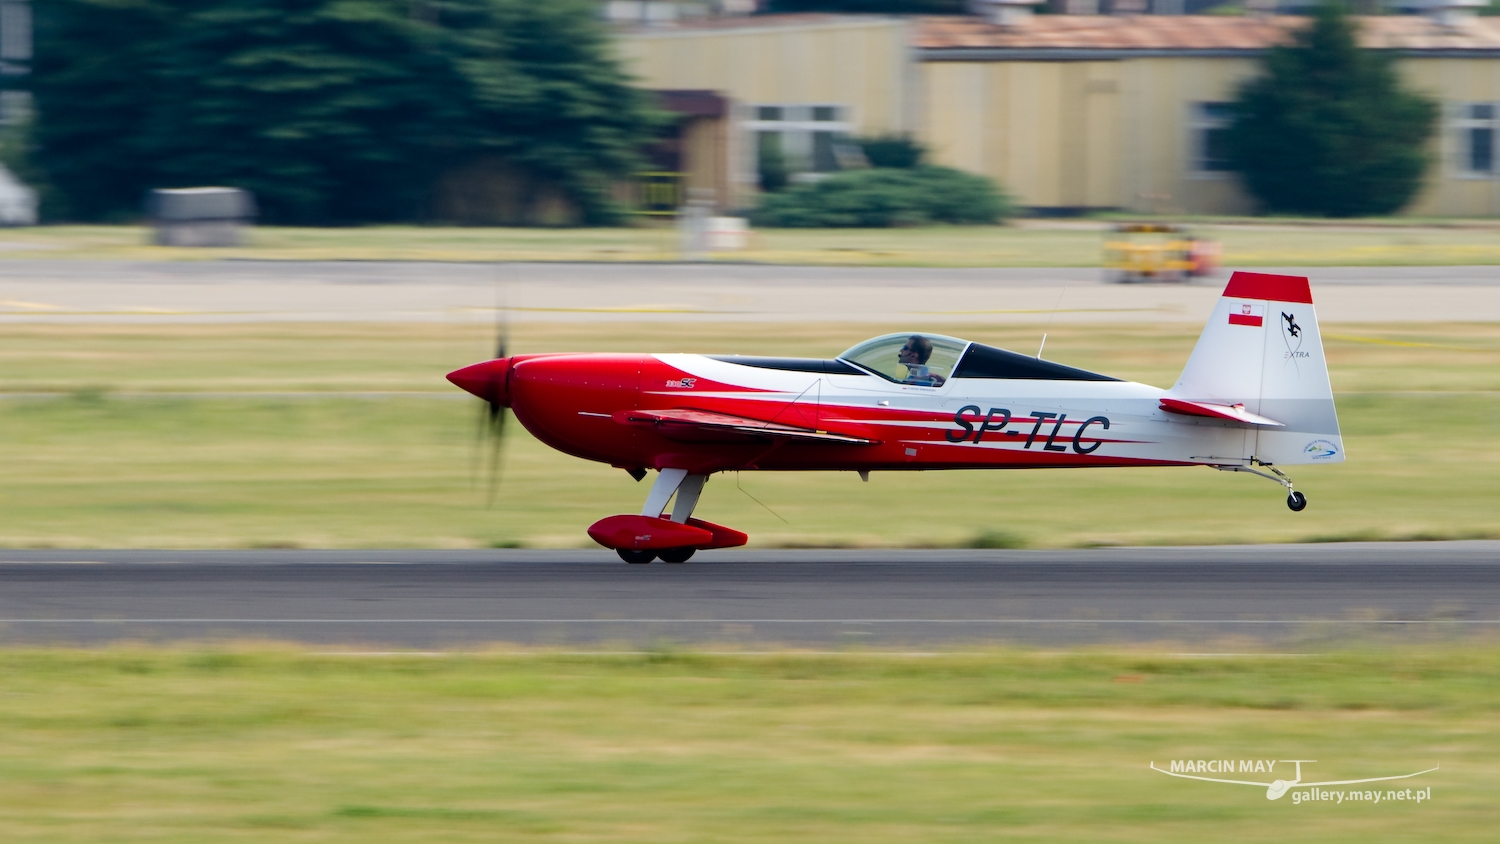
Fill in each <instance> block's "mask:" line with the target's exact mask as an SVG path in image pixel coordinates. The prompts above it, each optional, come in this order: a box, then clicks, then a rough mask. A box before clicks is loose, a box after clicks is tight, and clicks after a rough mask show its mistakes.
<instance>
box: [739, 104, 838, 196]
mask: <svg viewBox="0 0 1500 844" xmlns="http://www.w3.org/2000/svg"><path fill="white" fill-rule="evenodd" d="M763 108H779V109H781V113H782V119H780V120H762V119H761V118H760V110H761V109H763ZM820 108H831V109H833V114H834V119H833V120H814V119H813V115H814V114H816V113H817V112H815V111H814V109H820ZM852 111H853V109H852V108H851V107H849V106H847V105H839V104H837V103H751V104H749V105H748V106H747V107H746V114H747V119H745V120H743V121H741V122H740V129H741V130H742V131H743V132H744V137H745V139H746V146H745V150H746V155H745V164H746V165H747V167H748V169H749V171H750V174H751V175H750V179H749V181H751V182H754V181H758V177H757V175H756V173H757V171H758V169H759V167H760V134H761V133H762V132H779V133H780V134H781V152H782V155H784V156H786V161H787V168H788V169H789V170H790V171H791V172H792V173H793V174H794V175H795V174H800V173H816V172H822V171H818V170H816V169H814V164H815V162H814V160H813V150H814V148H815V147H814V140H813V136H814V135H815V134H818V133H822V132H827V133H832V134H835V135H850V134H853V132H854V121H853V120H852V119H851V116H852V115H851V112H852ZM830 172H831V171H830Z"/></svg>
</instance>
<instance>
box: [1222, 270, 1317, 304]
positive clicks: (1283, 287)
mask: <svg viewBox="0 0 1500 844" xmlns="http://www.w3.org/2000/svg"><path fill="white" fill-rule="evenodd" d="M1224 295H1225V296H1231V297H1233V298H1236V299H1270V300H1271V301H1273V302H1299V303H1301V304H1304V305H1311V304H1312V287H1311V286H1309V285H1308V283H1307V277H1306V276H1300V275H1272V274H1271V273H1246V272H1237V273H1235V274H1234V275H1232V276H1230V277H1229V286H1228V287H1226V288H1224Z"/></svg>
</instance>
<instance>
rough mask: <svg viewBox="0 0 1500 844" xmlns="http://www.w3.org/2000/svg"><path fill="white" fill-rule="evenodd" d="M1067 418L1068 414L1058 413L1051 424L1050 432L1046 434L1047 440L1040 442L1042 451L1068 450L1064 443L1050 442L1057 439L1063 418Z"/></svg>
mask: <svg viewBox="0 0 1500 844" xmlns="http://www.w3.org/2000/svg"><path fill="white" fill-rule="evenodd" d="M1067 418H1068V414H1066V413H1064V414H1061V415H1059V416H1058V417H1057V421H1056V422H1055V423H1053V425H1052V433H1050V434H1048V435H1047V441H1046V442H1045V443H1042V451H1067V450H1068V447H1067V446H1065V445H1053V444H1052V441H1053V440H1055V439H1057V432H1058V431H1061V430H1062V426H1063V420H1065V419H1067Z"/></svg>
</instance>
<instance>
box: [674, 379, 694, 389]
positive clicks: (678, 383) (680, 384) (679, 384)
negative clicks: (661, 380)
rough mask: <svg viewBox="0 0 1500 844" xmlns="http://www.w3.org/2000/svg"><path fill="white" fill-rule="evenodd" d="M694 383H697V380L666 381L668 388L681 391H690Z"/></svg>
mask: <svg viewBox="0 0 1500 844" xmlns="http://www.w3.org/2000/svg"><path fill="white" fill-rule="evenodd" d="M696 383H698V379H697V378H674V379H671V380H669V381H667V386H668V387H681V388H683V389H687V390H691V389H693V385H694V384H696Z"/></svg>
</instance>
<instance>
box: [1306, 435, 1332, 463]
mask: <svg viewBox="0 0 1500 844" xmlns="http://www.w3.org/2000/svg"><path fill="white" fill-rule="evenodd" d="M1302 453H1303V454H1305V455H1307V456H1308V457H1310V458H1312V459H1313V460H1327V459H1329V458H1330V457H1333V456H1334V455H1336V454H1338V453H1339V447H1338V445H1336V444H1334V443H1332V442H1329V441H1328V440H1313V441H1312V442H1310V443H1308V444H1307V445H1305V446H1303V447H1302Z"/></svg>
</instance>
